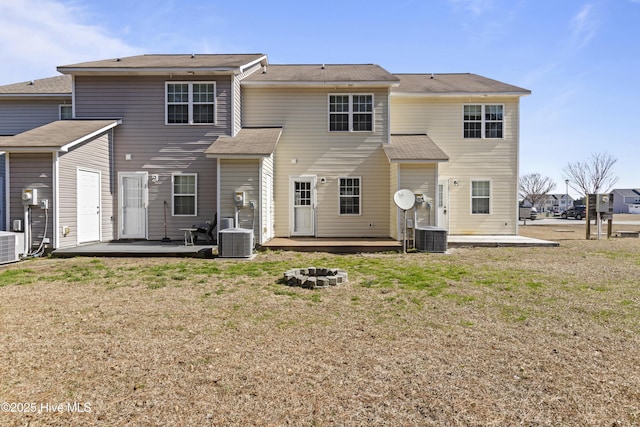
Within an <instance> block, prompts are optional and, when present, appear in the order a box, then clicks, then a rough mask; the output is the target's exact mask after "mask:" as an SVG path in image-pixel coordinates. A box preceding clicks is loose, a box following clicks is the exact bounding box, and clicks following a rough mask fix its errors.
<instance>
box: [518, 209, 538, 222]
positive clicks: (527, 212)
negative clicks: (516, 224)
mask: <svg viewBox="0 0 640 427" xmlns="http://www.w3.org/2000/svg"><path fill="white" fill-rule="evenodd" d="M537 217H538V210H537V209H536V208H527V207H524V206H520V214H519V218H520V220H523V219H530V220H531V221H533V220H534V219H536V218H537Z"/></svg>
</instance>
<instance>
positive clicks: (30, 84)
mask: <svg viewBox="0 0 640 427" xmlns="http://www.w3.org/2000/svg"><path fill="white" fill-rule="evenodd" d="M34 83H35V82H34V81H33V80H31V81H30V82H29V83H27V84H28V85H29V86H33V85H34Z"/></svg>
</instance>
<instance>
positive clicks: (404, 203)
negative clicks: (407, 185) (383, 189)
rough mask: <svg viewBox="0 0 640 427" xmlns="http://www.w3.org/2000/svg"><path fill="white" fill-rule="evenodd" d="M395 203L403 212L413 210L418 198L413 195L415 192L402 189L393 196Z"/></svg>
mask: <svg viewBox="0 0 640 427" xmlns="http://www.w3.org/2000/svg"><path fill="white" fill-rule="evenodd" d="M393 201H394V203H395V204H396V206H397V207H399V208H400V209H402V210H403V211H406V210H409V209H411V208H413V206H414V205H415V204H416V196H415V194H413V191H411V190H407V189H402V190H398V191H396V193H395V194H394V195H393Z"/></svg>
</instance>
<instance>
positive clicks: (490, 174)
mask: <svg viewBox="0 0 640 427" xmlns="http://www.w3.org/2000/svg"><path fill="white" fill-rule="evenodd" d="M391 103H392V109H393V113H392V117H391V129H392V133H409V132H426V133H427V134H429V136H430V137H431V139H433V141H434V142H435V143H436V144H437V145H438V146H439V147H440V148H441V149H442V150H444V152H445V153H447V155H448V156H449V162H447V163H442V164H440V166H439V174H440V176H441V177H443V178H450V180H451V181H453V180H457V181H458V183H459V184H458V186H453V185H452V186H451V188H450V201H449V206H450V209H449V212H450V223H449V232H450V234H515V233H516V232H517V220H516V215H517V213H516V210H517V200H518V198H517V182H518V138H519V129H518V123H519V100H518V98H514V97H505V98H490V97H483V98H427V97H410V98H406V97H392V100H391ZM464 104H504V106H505V111H504V113H505V118H504V138H503V139H473V140H472V139H464V138H463V121H462V117H463V106H464ZM472 180H490V181H491V214H490V215H472V214H471V181H472Z"/></svg>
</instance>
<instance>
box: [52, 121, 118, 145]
mask: <svg viewBox="0 0 640 427" xmlns="http://www.w3.org/2000/svg"><path fill="white" fill-rule="evenodd" d="M121 124H122V120H120V119H118V120H114V121H113V123H110V124H108V125H106V126H104V127H102V128H100V129H98V130H96V131H94V132H91V133H89V134H87V135H84V136H83V137H81V138H78V139H76V140H74V141H71V142H69V143H67V144H65V145H63V146H62V147H60V149H59V150H58V151H65V152H66V151H69V149H70V148H72V147H74V146H76V145H78V144H81V143H83V142H85V141H88V140H89V139H91V138H93V137H94V136H98V135H100V134H101V133H104V132H106V131H108V130H109V129H112V128H114V127H116V126H118V125H121Z"/></svg>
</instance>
